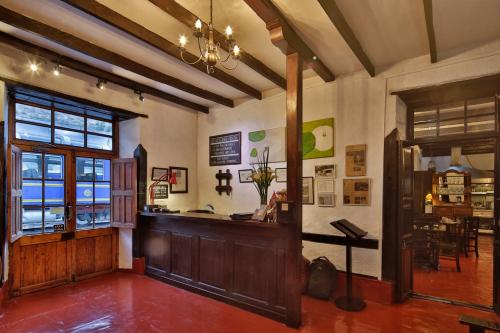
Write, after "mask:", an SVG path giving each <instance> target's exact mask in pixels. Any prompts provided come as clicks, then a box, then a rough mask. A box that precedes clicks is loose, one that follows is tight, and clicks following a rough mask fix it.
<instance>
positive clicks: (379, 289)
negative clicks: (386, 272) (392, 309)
mask: <svg viewBox="0 0 500 333" xmlns="http://www.w3.org/2000/svg"><path fill="white" fill-rule="evenodd" d="M346 276H347V274H346V273H345V272H342V271H337V286H336V289H335V293H334V296H333V297H334V299H335V298H337V297H339V296H344V295H345V294H346ZM352 293H353V296H356V297H360V298H362V299H364V300H367V301H372V302H376V303H380V304H385V305H390V304H393V303H394V283H393V282H392V281H385V280H379V279H377V278H374V277H371V276H366V275H361V274H353V275H352Z"/></svg>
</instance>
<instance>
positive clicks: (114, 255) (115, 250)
mask: <svg viewBox="0 0 500 333" xmlns="http://www.w3.org/2000/svg"><path fill="white" fill-rule="evenodd" d="M111 237H112V238H111V260H112V262H111V268H112V269H113V270H116V269H118V256H119V241H118V230H117V229H115V228H113V233H112V234H111Z"/></svg>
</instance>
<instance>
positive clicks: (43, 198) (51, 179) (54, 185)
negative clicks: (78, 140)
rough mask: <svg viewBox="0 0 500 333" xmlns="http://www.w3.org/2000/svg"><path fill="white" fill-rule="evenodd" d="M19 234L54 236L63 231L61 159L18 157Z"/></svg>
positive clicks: (63, 182) (35, 154)
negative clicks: (19, 158) (20, 201)
mask: <svg viewBox="0 0 500 333" xmlns="http://www.w3.org/2000/svg"><path fill="white" fill-rule="evenodd" d="M22 193H23V196H22V231H23V233H24V234H41V233H50V232H54V230H55V227H56V225H58V227H59V228H60V229H58V230H60V231H64V229H65V228H66V219H65V209H64V208H65V206H64V204H65V202H66V200H65V199H66V195H65V193H66V192H65V171H64V155H55V154H45V153H31V152H29V153H28V152H23V153H22Z"/></svg>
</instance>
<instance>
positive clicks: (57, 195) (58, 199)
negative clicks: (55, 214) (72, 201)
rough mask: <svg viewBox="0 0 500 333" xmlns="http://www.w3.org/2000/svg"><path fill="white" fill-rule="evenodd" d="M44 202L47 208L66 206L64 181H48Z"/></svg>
mask: <svg viewBox="0 0 500 333" xmlns="http://www.w3.org/2000/svg"><path fill="white" fill-rule="evenodd" d="M44 200H45V202H44V203H45V205H46V206H56V205H64V181H61V180H46V181H45V198H44Z"/></svg>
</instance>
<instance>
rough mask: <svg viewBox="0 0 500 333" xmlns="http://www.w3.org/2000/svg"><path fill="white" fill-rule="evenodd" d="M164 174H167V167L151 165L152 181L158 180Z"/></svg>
mask: <svg viewBox="0 0 500 333" xmlns="http://www.w3.org/2000/svg"><path fill="white" fill-rule="evenodd" d="M166 174H168V168H157V167H153V170H152V171H151V180H153V181H156V180H160V178H161V177H162V176H164V175H166ZM167 180H168V179H165V181H167Z"/></svg>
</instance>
